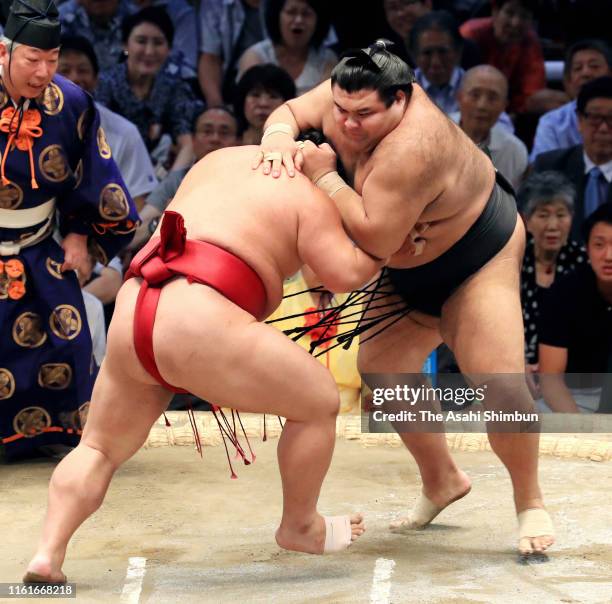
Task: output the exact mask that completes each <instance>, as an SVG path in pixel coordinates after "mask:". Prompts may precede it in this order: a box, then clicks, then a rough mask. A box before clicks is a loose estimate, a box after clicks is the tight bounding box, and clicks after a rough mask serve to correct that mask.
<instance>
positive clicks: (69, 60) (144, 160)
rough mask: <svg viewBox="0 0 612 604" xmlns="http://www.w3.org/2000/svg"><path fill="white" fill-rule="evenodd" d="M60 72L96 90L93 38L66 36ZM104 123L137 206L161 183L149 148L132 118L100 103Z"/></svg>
mask: <svg viewBox="0 0 612 604" xmlns="http://www.w3.org/2000/svg"><path fill="white" fill-rule="evenodd" d="M61 42H62V45H61V49H60V55H59V65H58V69H57V71H58V73H60V74H61V75H63V76H64V77H66V78H68V79H69V80H71V81H72V82H74V83H75V84H76V85H77V86H80V87H81V88H82V89H83V90H85V91H87V92H89V93H90V94H93V92H94V90H95V88H96V84H97V82H98V60H97V58H96V54H95V52H94V50H93V47H92V45H91V44H90V42H89V41H88V40H87V39H86V38H83V37H81V36H62V40H61ZM96 107H97V108H98V112H99V113H100V125H101V126H102V128H103V129H104V133H105V134H106V140H107V142H108V145H109V147H110V148H111V152H112V154H113V158H114V160H115V163H116V164H117V166H118V167H119V171H120V172H121V176H122V177H123V180H124V182H125V184H126V186H127V188H128V191H129V192H130V195H131V196H132V198H133V199H134V203H135V204H136V208H137V209H139V210H140V209H141V208H142V206H143V205H144V200H145V197H146V196H147V195H148V194H149V193H150V192H151V191H152V190H153V189H154V188H155V186H156V185H157V179H156V178H155V172H154V171H153V165H152V164H151V160H150V159H149V154H148V153H147V148H146V147H145V144H144V142H143V140H142V137H141V136H140V132H138V128H136V126H135V125H134V124H132V122H130V121H128V120H126V119H125V118H124V117H122V116H121V115H119V114H118V113H115V112H113V111H111V110H110V109H108V108H106V107H105V106H104V105H101V104H100V103H96Z"/></svg>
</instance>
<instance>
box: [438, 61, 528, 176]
mask: <svg viewBox="0 0 612 604" xmlns="http://www.w3.org/2000/svg"><path fill="white" fill-rule="evenodd" d="M457 100H458V104H459V111H458V112H457V113H454V114H451V116H450V117H451V118H452V119H453V120H454V121H455V122H457V123H458V124H459V125H460V126H461V129H462V130H463V131H464V132H465V133H466V134H467V135H468V136H469V137H470V138H471V139H472V140H473V141H474V142H475V143H476V144H477V145H478V146H480V147H481V148H482V149H483V150H485V151H487V152H488V153H489V155H490V156H491V160H492V161H493V164H494V165H495V167H496V168H497V169H498V170H499V172H501V173H502V174H503V175H504V176H505V177H506V179H507V180H509V181H510V183H511V184H512V186H513V187H514V188H517V187H518V186H519V185H520V183H521V181H522V179H523V176H524V174H525V171H526V169H527V164H528V160H527V147H525V144H524V143H523V142H522V141H521V140H520V139H518V138H517V137H516V136H514V134H511V133H510V132H508V131H507V130H506V128H505V127H504V126H503V125H502V124H501V123H499V122H498V119H499V116H500V115H501V114H502V112H503V110H504V108H505V107H506V105H507V103H508V80H507V79H506V76H504V74H503V73H502V72H501V71H499V69H497V68H495V67H492V66H491V65H479V66H478V67H472V69H470V70H469V71H467V72H466V74H465V76H464V77H463V80H462V81H461V86H460V88H459V93H458V96H457Z"/></svg>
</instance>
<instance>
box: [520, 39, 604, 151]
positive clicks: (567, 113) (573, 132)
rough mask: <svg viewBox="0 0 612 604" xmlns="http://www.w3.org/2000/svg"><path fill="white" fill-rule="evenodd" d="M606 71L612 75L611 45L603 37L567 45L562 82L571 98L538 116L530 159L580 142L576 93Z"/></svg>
mask: <svg viewBox="0 0 612 604" xmlns="http://www.w3.org/2000/svg"><path fill="white" fill-rule="evenodd" d="M605 75H612V49H610V47H609V46H608V44H606V43H605V42H604V41H603V40H581V41H579V42H576V43H575V44H573V45H572V46H571V47H570V48H569V49H568V51H567V53H566V58H565V66H564V72H563V83H564V86H565V90H566V91H567V94H568V95H569V96H570V97H571V98H572V99H573V100H571V101H570V102H569V103H565V105H561V107H559V108H558V109H553V110H552V111H549V112H548V113H545V114H544V115H543V116H542V117H541V118H540V121H539V122H538V128H537V130H536V133H535V138H534V141H533V148H532V149H531V154H530V156H529V159H530V161H531V162H533V161H535V159H536V157H537V156H538V155H540V153H544V152H545V151H553V150H555V149H567V148H568V147H572V146H574V145H580V144H581V143H582V135H581V134H580V130H579V128H578V116H577V115H576V97H577V96H578V92H579V91H580V88H581V87H582V86H583V85H584V84H586V83H587V82H590V81H591V80H594V79H595V78H599V77H602V76H605Z"/></svg>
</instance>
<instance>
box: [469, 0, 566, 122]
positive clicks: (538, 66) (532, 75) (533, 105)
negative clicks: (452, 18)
mask: <svg viewBox="0 0 612 604" xmlns="http://www.w3.org/2000/svg"><path fill="white" fill-rule="evenodd" d="M536 4H537V0H493V2H492V16H491V17H483V18H480V19H470V20H469V21H466V22H465V23H464V24H463V25H462V26H461V34H462V35H463V36H464V37H465V38H469V39H471V40H474V41H475V42H476V43H477V44H478V45H479V47H480V51H481V53H482V58H483V60H484V62H485V63H488V64H490V65H493V66H494V67H497V68H498V69H499V70H500V71H501V72H502V73H503V74H504V75H505V76H506V77H507V78H508V82H509V85H510V95H509V96H510V104H509V111H510V113H511V114H513V113H525V112H531V113H544V112H545V111H550V110H551V109H555V108H557V107H559V106H560V105H562V104H563V103H566V102H567V101H568V100H569V99H568V97H567V95H566V94H565V93H564V92H561V91H560V90H550V89H547V88H546V74H545V70H544V56H543V54H542V46H541V44H540V40H539V39H538V36H537V34H536V32H535V31H534V30H533V28H532V20H533V11H534V7H535V5H536Z"/></svg>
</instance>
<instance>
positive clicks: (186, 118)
mask: <svg viewBox="0 0 612 604" xmlns="http://www.w3.org/2000/svg"><path fill="white" fill-rule="evenodd" d="M122 36H123V43H124V45H125V50H124V55H125V61H124V62H123V63H120V64H119V65H117V66H115V67H113V68H112V69H110V70H108V71H106V72H103V73H101V74H100V80H99V82H98V87H97V89H96V99H97V100H98V101H99V102H100V103H102V104H103V105H106V106H107V107H108V108H109V109H111V110H113V111H115V112H117V113H120V114H121V115H123V116H124V117H126V118H127V119H129V120H130V121H131V122H133V123H134V124H136V126H137V127H138V130H139V131H140V133H141V135H142V137H143V139H144V141H145V143H146V145H147V148H148V150H149V153H150V154H151V155H152V157H153V158H154V159H156V160H157V161H158V163H164V162H169V158H171V157H172V154H171V153H170V147H171V145H175V149H174V159H173V160H172V162H171V163H168V165H167V166H166V167H170V169H171V170H178V169H180V168H184V167H187V166H189V165H191V162H192V159H193V158H192V139H191V124H192V123H193V115H194V112H195V110H196V108H197V105H198V103H199V102H198V101H197V100H196V99H195V96H194V95H193V92H192V91H191V88H190V87H189V85H188V84H187V83H186V82H184V81H183V80H181V79H180V78H179V77H177V76H174V75H171V74H169V73H167V72H165V71H164V69H163V68H164V65H165V63H166V60H167V59H168V56H169V54H170V49H171V47H172V39H173V36H174V28H173V26H172V21H171V20H170V17H168V15H167V13H166V12H165V10H164V9H163V8H160V7H147V8H144V9H142V10H141V11H139V12H137V13H135V14H133V15H130V16H129V17H127V18H126V19H125V20H124V21H123V24H122Z"/></svg>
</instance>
